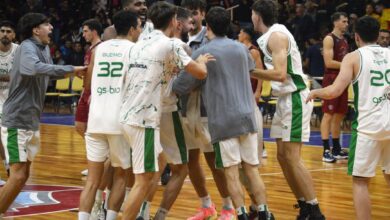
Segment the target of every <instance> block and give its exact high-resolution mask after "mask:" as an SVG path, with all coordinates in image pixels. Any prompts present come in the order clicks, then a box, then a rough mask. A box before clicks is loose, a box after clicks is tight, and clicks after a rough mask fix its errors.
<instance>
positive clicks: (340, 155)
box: [332, 148, 348, 160]
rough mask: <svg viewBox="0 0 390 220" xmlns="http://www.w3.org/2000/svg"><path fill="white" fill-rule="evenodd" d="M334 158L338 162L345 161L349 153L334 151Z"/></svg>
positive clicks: (341, 150) (339, 150)
mask: <svg viewBox="0 0 390 220" xmlns="http://www.w3.org/2000/svg"><path fill="white" fill-rule="evenodd" d="M332 154H333V157H334V158H335V159H336V160H345V159H348V152H347V151H346V150H344V149H338V150H337V149H334V148H333V150H332Z"/></svg>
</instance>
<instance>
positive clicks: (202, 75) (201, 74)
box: [194, 70, 207, 80]
mask: <svg viewBox="0 0 390 220" xmlns="http://www.w3.org/2000/svg"><path fill="white" fill-rule="evenodd" d="M194 77H195V78H196V79H199V80H203V79H206V77H207V71H205V70H204V71H200V72H199V73H198V74H196V75H195V76H194Z"/></svg>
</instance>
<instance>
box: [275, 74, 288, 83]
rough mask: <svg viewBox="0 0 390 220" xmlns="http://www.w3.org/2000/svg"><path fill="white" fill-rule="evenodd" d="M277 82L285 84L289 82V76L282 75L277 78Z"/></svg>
mask: <svg viewBox="0 0 390 220" xmlns="http://www.w3.org/2000/svg"><path fill="white" fill-rule="evenodd" d="M277 81H279V82H281V83H284V82H286V81H287V74H280V75H279V77H278V78H277Z"/></svg>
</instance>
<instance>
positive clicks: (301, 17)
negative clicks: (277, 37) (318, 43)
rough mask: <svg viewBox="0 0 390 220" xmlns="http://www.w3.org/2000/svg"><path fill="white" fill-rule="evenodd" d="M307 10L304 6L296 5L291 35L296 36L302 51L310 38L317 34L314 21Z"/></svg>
mask: <svg viewBox="0 0 390 220" xmlns="http://www.w3.org/2000/svg"><path fill="white" fill-rule="evenodd" d="M305 10H306V9H305V6H304V5H303V4H296V8H295V17H294V18H293V19H292V20H291V28H292V30H291V33H292V34H293V35H294V38H295V40H296V41H297V44H298V47H299V49H300V51H304V48H305V42H306V41H307V40H308V36H309V35H310V34H311V33H313V32H315V27H314V22H313V19H312V18H311V17H310V15H308V14H307V13H306V12H305Z"/></svg>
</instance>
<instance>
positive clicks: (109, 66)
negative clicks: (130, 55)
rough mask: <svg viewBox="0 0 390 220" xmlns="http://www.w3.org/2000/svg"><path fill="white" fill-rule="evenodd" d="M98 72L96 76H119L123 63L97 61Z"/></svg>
mask: <svg viewBox="0 0 390 220" xmlns="http://www.w3.org/2000/svg"><path fill="white" fill-rule="evenodd" d="M98 65H99V68H100V72H99V73H98V74H97V75H98V77H121V76H122V69H123V63H122V62H111V63H109V62H99V63H98Z"/></svg>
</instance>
